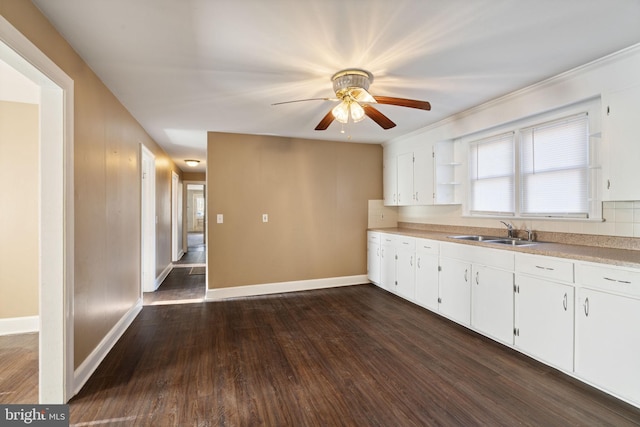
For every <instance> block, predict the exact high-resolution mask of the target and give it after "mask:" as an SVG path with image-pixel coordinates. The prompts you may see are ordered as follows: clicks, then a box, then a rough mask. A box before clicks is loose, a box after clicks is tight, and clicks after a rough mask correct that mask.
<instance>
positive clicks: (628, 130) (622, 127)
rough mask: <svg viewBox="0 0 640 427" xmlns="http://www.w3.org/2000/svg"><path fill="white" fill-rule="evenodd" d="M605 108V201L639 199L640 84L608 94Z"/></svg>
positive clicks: (605, 98) (605, 99)
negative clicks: (639, 123) (639, 118)
mask: <svg viewBox="0 0 640 427" xmlns="http://www.w3.org/2000/svg"><path fill="white" fill-rule="evenodd" d="M603 101H605V103H606V104H603V109H604V111H605V115H604V121H603V136H604V146H605V165H604V167H605V171H604V180H603V181H604V191H603V199H604V200H640V186H638V184H637V183H638V179H640V173H638V159H640V136H638V123H637V122H638V117H640V85H638V86H634V87H631V88H626V89H624V90H620V91H616V92H612V93H609V94H608V95H606V96H605V97H604V99H603Z"/></svg>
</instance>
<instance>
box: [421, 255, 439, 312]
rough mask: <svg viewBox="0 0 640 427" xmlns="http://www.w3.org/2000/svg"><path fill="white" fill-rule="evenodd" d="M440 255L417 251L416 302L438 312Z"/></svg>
mask: <svg viewBox="0 0 640 427" xmlns="http://www.w3.org/2000/svg"><path fill="white" fill-rule="evenodd" d="M438 297H439V293H438V255H433V254H431V253H429V252H425V251H421V250H420V249H417V250H416V301H417V302H418V304H421V305H423V306H424V307H427V308H428V309H430V310H433V311H438Z"/></svg>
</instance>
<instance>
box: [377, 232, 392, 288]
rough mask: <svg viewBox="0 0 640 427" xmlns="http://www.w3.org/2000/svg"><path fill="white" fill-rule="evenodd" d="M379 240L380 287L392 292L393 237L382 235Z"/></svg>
mask: <svg viewBox="0 0 640 427" xmlns="http://www.w3.org/2000/svg"><path fill="white" fill-rule="evenodd" d="M380 240H381V243H380V287H382V288H384V289H386V290H388V291H394V290H395V288H396V245H395V236H393V235H392V234H386V233H382V234H381V239H380Z"/></svg>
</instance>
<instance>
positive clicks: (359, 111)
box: [349, 102, 365, 123]
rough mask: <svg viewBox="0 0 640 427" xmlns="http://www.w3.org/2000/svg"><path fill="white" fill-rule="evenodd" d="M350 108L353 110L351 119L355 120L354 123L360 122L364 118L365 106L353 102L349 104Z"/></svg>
mask: <svg viewBox="0 0 640 427" xmlns="http://www.w3.org/2000/svg"><path fill="white" fill-rule="evenodd" d="M349 109H350V110H351V120H353V122H354V123H358V122H359V121H362V120H363V119H364V116H365V114H364V108H362V106H361V105H360V104H358V103H357V102H352V103H351V104H349Z"/></svg>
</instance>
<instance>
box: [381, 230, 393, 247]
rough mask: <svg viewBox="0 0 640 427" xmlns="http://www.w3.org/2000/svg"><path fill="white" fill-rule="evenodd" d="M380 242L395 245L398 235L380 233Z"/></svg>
mask: <svg viewBox="0 0 640 427" xmlns="http://www.w3.org/2000/svg"><path fill="white" fill-rule="evenodd" d="M380 244H381V245H385V246H395V244H396V235H395V234H388V233H380Z"/></svg>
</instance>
